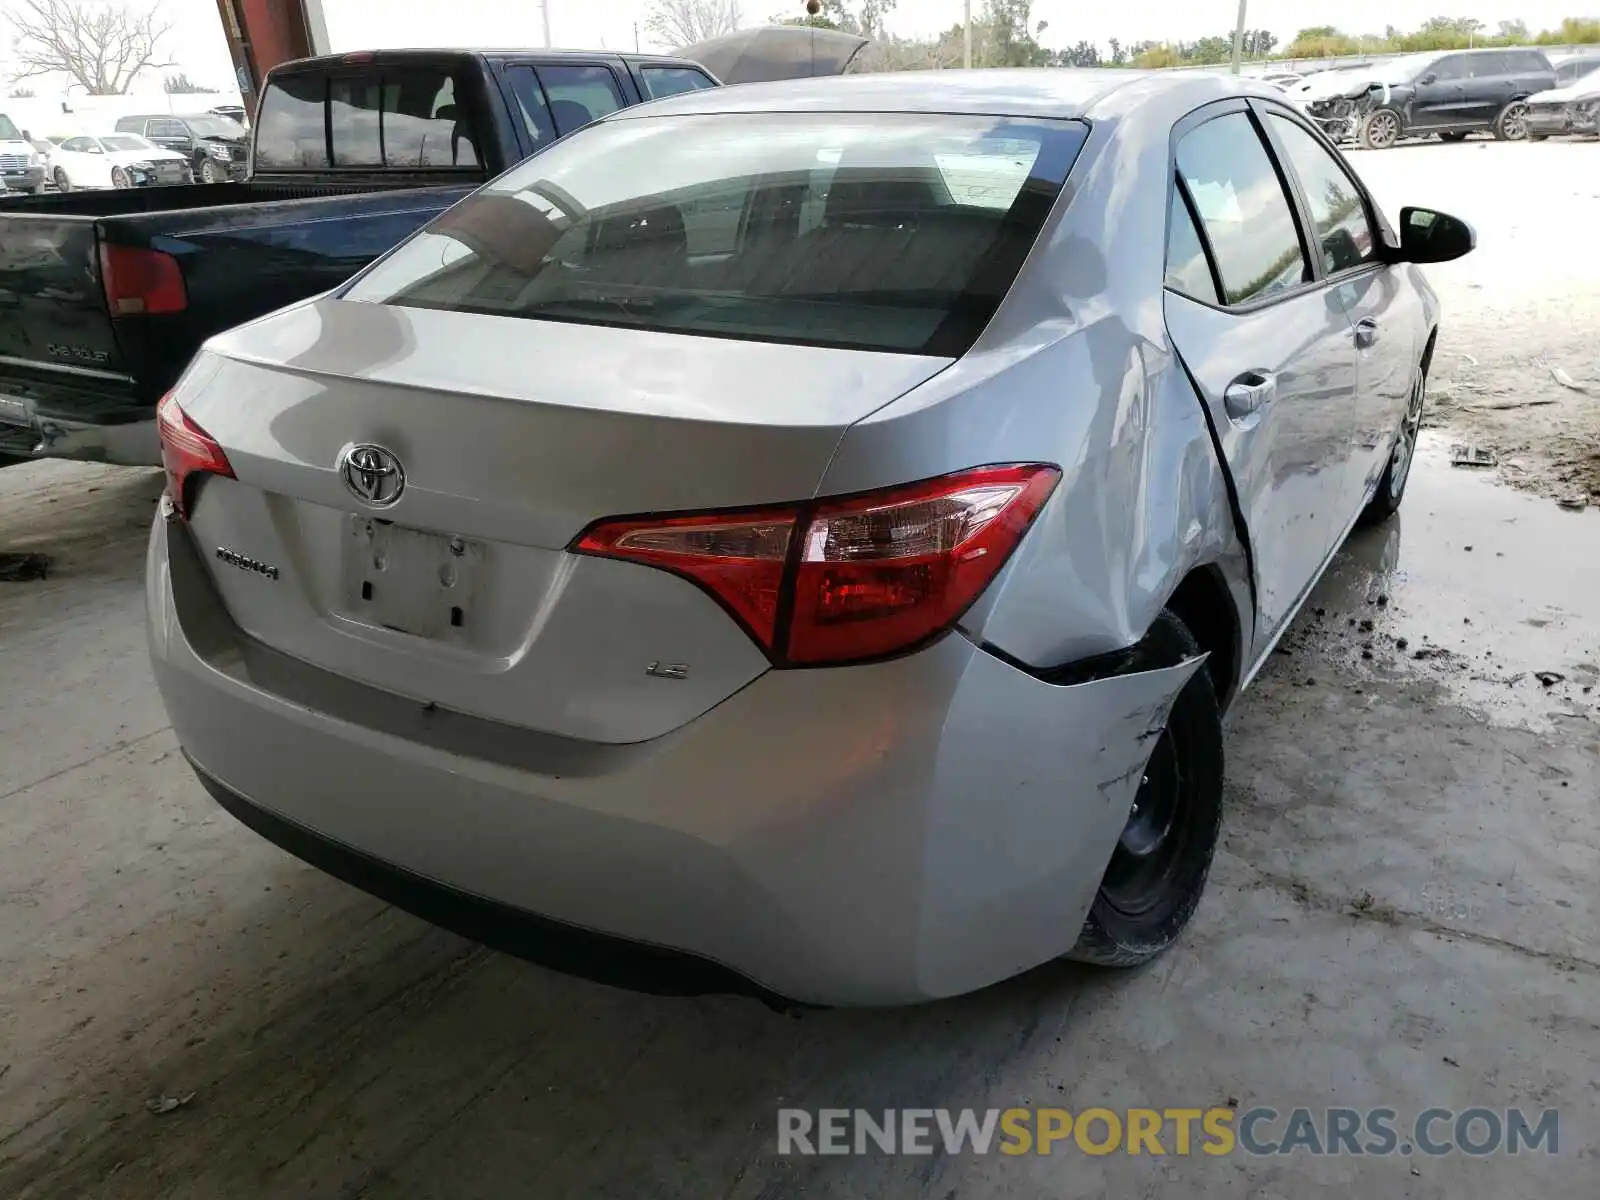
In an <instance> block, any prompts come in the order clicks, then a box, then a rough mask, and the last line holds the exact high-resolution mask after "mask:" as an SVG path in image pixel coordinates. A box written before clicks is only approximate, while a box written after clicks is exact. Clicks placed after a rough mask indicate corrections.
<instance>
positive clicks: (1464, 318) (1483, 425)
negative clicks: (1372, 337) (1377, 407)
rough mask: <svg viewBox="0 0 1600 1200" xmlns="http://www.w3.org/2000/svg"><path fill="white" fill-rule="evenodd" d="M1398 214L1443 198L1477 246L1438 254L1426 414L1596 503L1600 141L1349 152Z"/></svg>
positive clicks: (1541, 482)
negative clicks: (1438, 304)
mask: <svg viewBox="0 0 1600 1200" xmlns="http://www.w3.org/2000/svg"><path fill="white" fill-rule="evenodd" d="M1352 159H1353V161H1354V162H1355V164H1356V168H1357V169H1358V170H1359V171H1360V172H1361V173H1362V176H1363V178H1365V179H1366V180H1367V182H1368V184H1369V185H1370V186H1371V187H1372V188H1373V190H1374V191H1375V192H1376V193H1377V196H1378V200H1379V202H1380V203H1381V204H1383V205H1384V207H1385V208H1386V210H1387V211H1388V213H1389V216H1390V219H1391V220H1397V219H1398V217H1399V215H1400V207H1401V205H1405V204H1415V205H1421V206H1423V207H1434V208H1440V209H1444V210H1445V211H1447V212H1451V213H1453V214H1455V215H1456V216H1459V217H1464V218H1465V219H1467V220H1468V221H1470V222H1472V224H1473V225H1474V226H1475V227H1476V228H1477V229H1478V231H1479V247H1478V250H1477V251H1476V252H1475V253H1473V254H1472V255H1470V256H1468V257H1467V258H1464V259H1462V260H1460V261H1459V262H1456V263H1447V264H1444V265H1441V266H1437V267H1433V268H1430V269H1429V271H1428V276H1429V278H1430V279H1431V280H1432V281H1433V283H1434V286H1435V287H1436V288H1437V289H1438V291H1439V296H1440V299H1441V300H1442V301H1443V302H1444V311H1445V319H1444V323H1443V325H1442V326H1441V330H1440V337H1439V345H1438V348H1437V351H1436V353H1435V356H1434V362H1433V370H1432V377H1431V380H1430V384H1431V388H1430V400H1431V402H1432V407H1431V410H1430V423H1431V424H1433V425H1434V426H1435V427H1436V428H1439V429H1441V430H1443V431H1445V432H1446V433H1448V434H1449V435H1450V437H1451V440H1452V442H1454V443H1460V444H1470V445H1478V446H1482V447H1485V448H1486V449H1488V450H1490V451H1491V452H1492V453H1494V454H1495V455H1496V456H1497V457H1498V459H1499V467H1498V468H1497V472H1498V474H1499V476H1500V477H1501V478H1503V479H1505V480H1506V481H1507V482H1509V483H1511V484H1514V485H1515V486H1517V487H1521V488H1527V489H1528V490H1530V491H1534V492H1537V493H1539V494H1541V495H1545V496H1550V497H1553V498H1558V499H1562V500H1566V501H1567V502H1568V503H1584V502H1592V503H1597V504H1600V237H1597V236H1596V235H1595V229H1596V216H1597V214H1600V142H1595V141H1592V140H1590V141H1582V142H1570V141H1554V142H1543V143H1539V144H1536V145H1518V144H1513V143H1502V142H1490V141H1473V142H1468V143H1465V144H1462V145H1454V146H1447V145H1445V144H1444V143H1442V142H1433V143H1423V144H1420V145H1417V146H1413V147H1408V148H1406V149H1404V150H1402V151H1400V152H1398V153H1395V152H1391V151H1376V152H1367V153H1361V152H1357V153H1355V154H1354V155H1352Z"/></svg>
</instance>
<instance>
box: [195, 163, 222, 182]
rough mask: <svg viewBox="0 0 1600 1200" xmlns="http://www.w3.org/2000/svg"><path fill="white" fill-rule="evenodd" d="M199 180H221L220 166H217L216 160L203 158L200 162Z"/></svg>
mask: <svg viewBox="0 0 1600 1200" xmlns="http://www.w3.org/2000/svg"><path fill="white" fill-rule="evenodd" d="M200 182H201V183H221V182H222V168H221V167H219V166H218V165H217V164H216V161H215V160H214V159H210V158H208V159H206V160H205V162H203V163H201V164H200Z"/></svg>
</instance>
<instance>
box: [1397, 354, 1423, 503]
mask: <svg viewBox="0 0 1600 1200" xmlns="http://www.w3.org/2000/svg"><path fill="white" fill-rule="evenodd" d="M1425 394H1426V393H1425V385H1424V383H1423V381H1422V380H1421V379H1418V380H1417V382H1416V383H1415V384H1413V385H1412V387H1411V402H1410V403H1409V404H1407V405H1406V415H1405V417H1404V418H1403V419H1402V420H1401V422H1400V432H1399V434H1398V435H1396V437H1395V439H1394V457H1393V458H1392V459H1390V461H1389V497H1390V499H1394V500H1398V499H1399V498H1400V493H1401V492H1403V491H1405V489H1406V479H1407V478H1408V477H1409V476H1410V475H1411V464H1412V463H1413V462H1414V461H1415V460H1416V457H1417V435H1418V433H1420V432H1421V430H1422V406H1423V400H1424V397H1425Z"/></svg>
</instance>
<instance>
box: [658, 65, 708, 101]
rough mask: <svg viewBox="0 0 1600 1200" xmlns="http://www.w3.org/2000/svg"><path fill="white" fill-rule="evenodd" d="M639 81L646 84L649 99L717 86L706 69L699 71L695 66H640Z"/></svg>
mask: <svg viewBox="0 0 1600 1200" xmlns="http://www.w3.org/2000/svg"><path fill="white" fill-rule="evenodd" d="M639 82H640V83H642V84H643V85H644V94H645V99H647V100H660V99H661V98H662V97H663V96H676V95H679V94H680V93H682V92H698V91H701V90H703V89H705V88H709V87H716V86H717V85H716V84H715V83H713V82H712V81H711V77H710V76H709V75H707V74H706V73H705V72H704V71H697V70H695V69H694V68H693V67H640V68H639Z"/></svg>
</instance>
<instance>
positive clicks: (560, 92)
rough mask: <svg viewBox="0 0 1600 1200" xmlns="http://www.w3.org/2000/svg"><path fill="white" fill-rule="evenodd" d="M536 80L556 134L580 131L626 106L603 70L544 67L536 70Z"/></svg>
mask: <svg viewBox="0 0 1600 1200" xmlns="http://www.w3.org/2000/svg"><path fill="white" fill-rule="evenodd" d="M539 80H540V82H541V83H543V84H544V92H545V96H546V97H547V98H548V99H549V101H550V116H551V117H552V118H553V119H554V121H555V125H556V132H557V133H558V134H568V133H571V132H572V131H573V130H574V129H582V128H583V127H584V126H585V125H588V124H589V123H591V122H593V121H598V120H599V119H600V118H601V117H605V116H609V115H611V114H612V113H614V112H616V111H617V110H618V109H619V108H621V107H622V106H623V105H624V103H625V101H624V100H623V98H622V89H621V88H620V87H618V86H617V77H616V76H615V75H613V74H612V73H611V71H610V70H609V69H608V68H606V67H585V66H570V67H568V66H559V65H554V64H548V63H547V64H544V65H542V66H540V68H539Z"/></svg>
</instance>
